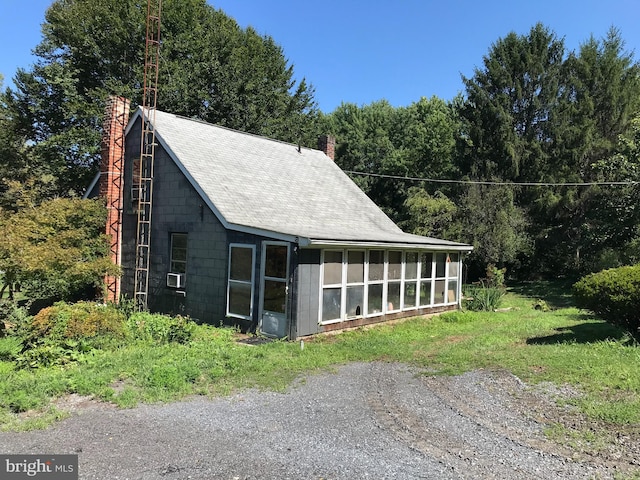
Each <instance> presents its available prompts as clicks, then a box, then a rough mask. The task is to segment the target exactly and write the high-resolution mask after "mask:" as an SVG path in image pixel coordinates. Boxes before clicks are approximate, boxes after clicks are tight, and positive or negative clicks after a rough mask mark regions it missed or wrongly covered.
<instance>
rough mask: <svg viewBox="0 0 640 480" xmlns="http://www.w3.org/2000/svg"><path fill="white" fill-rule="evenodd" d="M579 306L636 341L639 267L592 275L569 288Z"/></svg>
mask: <svg viewBox="0 0 640 480" xmlns="http://www.w3.org/2000/svg"><path fill="white" fill-rule="evenodd" d="M573 294H574V298H575V299H576V303H577V305H578V306H579V307H581V308H584V309H587V310H591V311H592V312H594V313H595V314H596V315H598V316H600V317H602V319H603V320H605V321H607V322H609V323H611V324H614V325H617V326H619V327H621V328H623V329H624V330H626V331H627V332H629V334H630V335H632V336H633V337H634V338H635V339H636V340H640V265H635V266H627V267H619V268H612V269H609V270H603V271H601V272H597V273H592V274H590V275H587V276H585V277H583V278H582V279H580V280H579V281H578V282H577V283H575V284H574V286H573Z"/></svg>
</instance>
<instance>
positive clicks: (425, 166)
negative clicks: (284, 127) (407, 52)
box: [322, 97, 458, 223]
mask: <svg viewBox="0 0 640 480" xmlns="http://www.w3.org/2000/svg"><path fill="white" fill-rule="evenodd" d="M322 123H324V126H325V127H324V128H326V129H327V131H330V132H331V133H333V134H334V135H335V136H336V139H337V149H336V163H337V164H338V165H340V167H341V168H342V169H343V170H347V171H355V172H363V173H366V174H373V175H372V176H360V175H354V177H353V178H354V180H355V182H356V183H358V185H359V186H360V187H361V188H362V189H363V190H364V192H365V193H366V194H367V195H369V197H370V198H371V199H372V200H373V201H374V202H375V203H376V204H377V205H378V206H380V207H381V208H382V210H383V211H385V213H387V215H389V216H390V217H391V218H392V219H393V220H395V221H396V222H398V223H403V222H406V221H409V220H410V219H409V215H410V213H409V212H408V211H407V205H406V203H405V202H406V200H407V198H408V197H409V189H410V187H411V186H413V184H414V182H413V181H412V180H403V179H402V178H389V177H428V178H448V177H450V176H451V175H454V172H455V167H454V164H453V153H454V151H455V135H456V133H457V131H458V124H457V121H456V119H455V111H454V109H453V108H452V107H451V106H450V105H449V104H447V103H446V102H444V101H443V100H441V99H439V98H437V97H432V98H430V99H427V98H422V99H420V100H419V101H418V102H415V103H413V104H411V105H410V106H408V107H400V108H394V107H393V106H391V105H390V104H389V102H387V101H386V100H382V101H379V102H373V103H371V104H369V105H364V106H362V107H358V106H356V105H354V104H348V103H343V104H342V105H340V106H339V107H338V108H337V109H336V110H335V111H334V112H333V113H331V114H330V115H328V116H327V118H324V119H323V122H322ZM376 175H383V177H378V176H376ZM429 188H430V190H429V192H432V193H435V191H436V190H435V189H432V188H431V187H429Z"/></svg>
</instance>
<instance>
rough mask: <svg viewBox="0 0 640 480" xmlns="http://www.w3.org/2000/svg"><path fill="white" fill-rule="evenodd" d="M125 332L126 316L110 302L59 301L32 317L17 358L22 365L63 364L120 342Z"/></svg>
mask: <svg viewBox="0 0 640 480" xmlns="http://www.w3.org/2000/svg"><path fill="white" fill-rule="evenodd" d="M125 333H126V330H125V316H124V314H123V313H122V312H121V311H120V310H119V309H118V308H116V307H115V306H113V305H101V304H96V303H91V302H79V303H74V304H68V303H65V302H58V303H56V304H55V305H53V306H51V307H47V308H44V309H42V310H41V311H40V312H39V313H38V314H37V315H35V316H34V317H33V318H32V320H31V322H30V324H29V325H28V327H27V332H26V335H25V338H24V341H23V347H22V351H21V352H20V355H19V356H18V358H17V359H16V360H17V363H18V365H19V366H23V367H25V366H28V367H40V366H51V365H63V364H66V363H69V362H73V361H77V360H79V359H80V358H82V356H83V355H84V354H85V353H87V352H89V351H91V350H93V349H94V348H105V347H108V346H112V345H113V344H114V343H115V344H117V343H120V342H121V341H122V340H123V339H124V337H125Z"/></svg>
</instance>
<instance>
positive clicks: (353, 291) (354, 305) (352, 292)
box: [347, 285, 364, 317]
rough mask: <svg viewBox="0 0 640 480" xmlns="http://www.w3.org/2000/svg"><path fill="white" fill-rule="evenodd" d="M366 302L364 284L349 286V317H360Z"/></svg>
mask: <svg viewBox="0 0 640 480" xmlns="http://www.w3.org/2000/svg"><path fill="white" fill-rule="evenodd" d="M363 304H364V285H353V286H350V287H347V317H360V316H361V315H362V314H363V313H364V312H363V311H362V308H363Z"/></svg>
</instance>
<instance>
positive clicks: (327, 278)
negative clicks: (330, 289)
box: [323, 251, 342, 285]
mask: <svg viewBox="0 0 640 480" xmlns="http://www.w3.org/2000/svg"><path fill="white" fill-rule="evenodd" d="M340 283H342V252H336V251H325V252H324V282H323V285H337V284H340Z"/></svg>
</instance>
